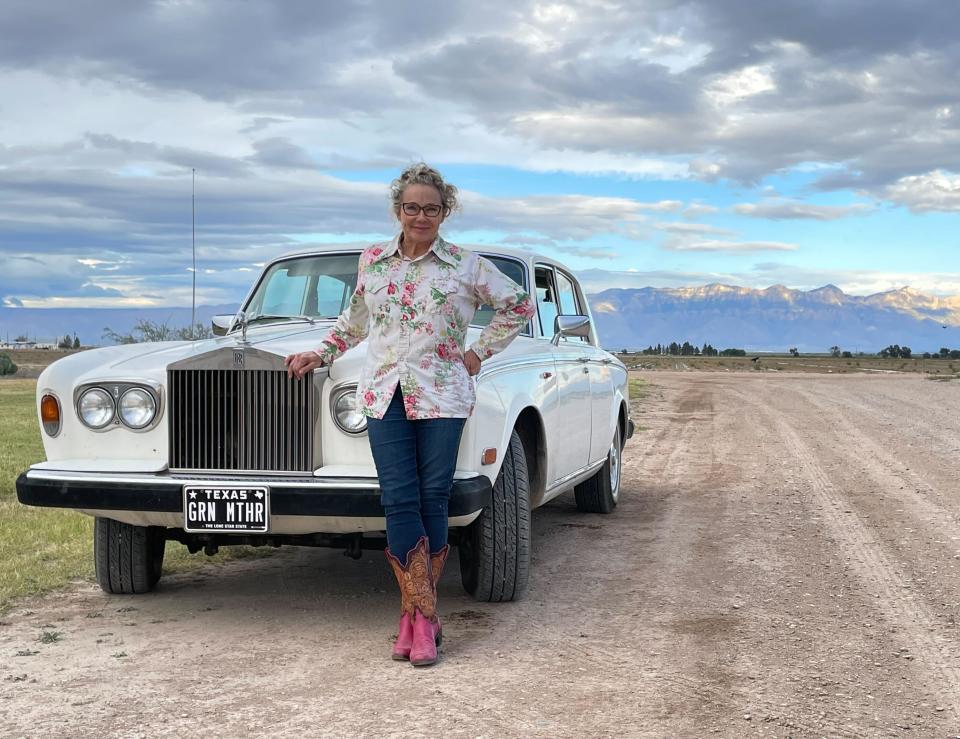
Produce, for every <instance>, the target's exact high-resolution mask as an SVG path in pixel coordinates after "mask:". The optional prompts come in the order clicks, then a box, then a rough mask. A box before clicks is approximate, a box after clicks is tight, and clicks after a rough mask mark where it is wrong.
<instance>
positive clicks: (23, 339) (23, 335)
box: [14, 334, 949, 351]
mask: <svg viewBox="0 0 960 739" xmlns="http://www.w3.org/2000/svg"><path fill="white" fill-rule="evenodd" d="M14 341H19V342H24V341H30V337H29V336H27V335H26V334H21V335H20V336H18V337H17V338H15V339H14ZM941 351H942V350H941ZM948 351H949V350H948Z"/></svg>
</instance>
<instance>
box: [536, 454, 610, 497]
mask: <svg viewBox="0 0 960 739" xmlns="http://www.w3.org/2000/svg"><path fill="white" fill-rule="evenodd" d="M606 461H607V460H606V458H604V459H601V460H598V461H596V462H594V463H593V464H588V465H586V466H585V467H581V468H580V469H579V470H576V471H575V472H571V473H570V474H569V475H564V476H563V477H561V478H560V479H559V480H557V481H555V482H552V483H550V485H548V486H547V488H546V490H544V492H545V493H549V492H550V491H551V490H555V489H556V488H558V487H560V486H561V485H568V484H569V483H570V481H571V480H573V479H574V478H576V477H579V476H581V475H586V474H588V473H590V472H593V471H594V470H598V469H600V468H601V467H603V463H604V462H606Z"/></svg>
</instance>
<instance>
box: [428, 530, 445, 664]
mask: <svg viewBox="0 0 960 739" xmlns="http://www.w3.org/2000/svg"><path fill="white" fill-rule="evenodd" d="M448 554H450V545H449V544H444V545H443V548H442V549H440V551H439V552H431V553H430V574H431V576H432V579H433V597H434V600H435V602H436V600H438V598H437V583H439V582H440V576H441V575H442V574H443V566H444V565H445V564H446V563H447V555H448ZM434 608H436V605H434ZM436 623H437V646H438V647H439V646H440V643H441V642H442V641H443V628H442V627H441V626H440V614H439V613H437V615H436Z"/></svg>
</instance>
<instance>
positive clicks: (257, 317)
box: [246, 313, 317, 326]
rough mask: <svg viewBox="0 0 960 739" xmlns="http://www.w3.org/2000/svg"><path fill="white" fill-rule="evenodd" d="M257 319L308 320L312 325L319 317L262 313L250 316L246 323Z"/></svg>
mask: <svg viewBox="0 0 960 739" xmlns="http://www.w3.org/2000/svg"><path fill="white" fill-rule="evenodd" d="M257 321H306V322H307V323H309V324H310V325H311V326H312V325H313V324H315V323H316V322H317V319H316V318H313V317H312V316H275V315H270V314H268V313H261V314H260V315H258V316H253V318H248V319H247V320H246V324H247V325H250V324H252V323H256V322H257Z"/></svg>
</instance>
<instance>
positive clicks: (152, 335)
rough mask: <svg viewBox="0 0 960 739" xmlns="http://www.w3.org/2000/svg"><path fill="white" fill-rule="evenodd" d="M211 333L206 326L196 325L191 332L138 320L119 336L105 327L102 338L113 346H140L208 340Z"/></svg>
mask: <svg viewBox="0 0 960 739" xmlns="http://www.w3.org/2000/svg"><path fill="white" fill-rule="evenodd" d="M211 336H213V332H212V331H211V329H210V328H209V327H208V326H204V325H203V324H201V323H198V324H197V325H196V326H194V327H193V330H192V331H191V329H190V327H189V326H187V327H184V328H171V327H170V326H168V325H167V323H166V322H164V323H157V322H155V321H148V320H146V319H140V320H139V321H137V322H136V324H134V327H133V331H131V332H130V333H128V334H120V333H117V332H116V331H114V330H113V329H111V328H110V327H107V328H105V329H103V338H105V339H109V340H110V341H112V342H114V343H115V344H140V343H142V342H150V341H190V340H191V339H209V338H210V337H211Z"/></svg>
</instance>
